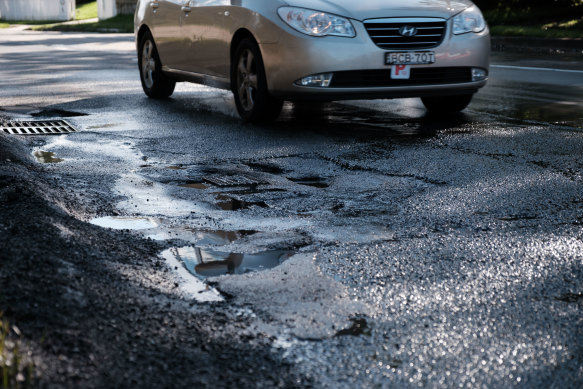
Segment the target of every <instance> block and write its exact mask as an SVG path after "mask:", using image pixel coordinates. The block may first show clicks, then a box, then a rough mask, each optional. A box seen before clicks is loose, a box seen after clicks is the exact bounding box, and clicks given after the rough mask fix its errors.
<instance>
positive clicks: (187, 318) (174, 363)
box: [0, 134, 309, 388]
mask: <svg viewBox="0 0 583 389" xmlns="http://www.w3.org/2000/svg"><path fill="white" fill-rule="evenodd" d="M72 210H74V212H73V211H72ZM83 212H84V210H83V208H82V205H81V204H79V202H78V201H76V199H75V198H74V197H73V195H71V194H68V193H66V192H65V191H64V190H63V188H61V187H60V186H59V182H58V181H55V180H53V179H48V178H45V176H44V174H43V166H42V165H39V164H37V163H35V161H34V160H33V159H32V157H31V156H30V150H29V149H28V147H27V146H26V145H25V144H24V142H23V141H22V138H17V137H15V136H9V135H5V134H0V231H1V233H0V312H4V317H5V318H6V319H8V320H9V321H10V323H12V324H14V325H16V326H17V327H18V328H19V329H20V332H21V333H22V335H21V340H22V343H23V345H25V346H26V347H25V349H24V351H22V352H23V353H25V352H26V351H29V352H30V353H31V357H32V359H33V360H34V364H35V368H34V375H35V381H34V387H50V388H108V387H111V388H114V387H115V388H121V387H140V388H164V387H172V388H178V387H187V386H189V387H190V386H192V385H199V386H198V387H200V386H202V387H211V386H212V387H278V386H279V387H295V386H305V385H306V384H309V383H308V382H307V381H306V380H305V379H304V378H302V377H298V376H297V375H296V374H295V373H294V371H293V370H292V366H289V365H286V364H282V363H281V359H280V355H279V351H277V350H276V349H273V348H272V347H271V343H272V341H271V340H270V339H268V338H267V337H266V336H263V335H262V334H256V333H253V332H252V331H249V330H248V327H247V323H246V319H245V317H244V315H240V314H238V313H237V312H236V310H235V309H233V308H232V307H230V306H229V304H228V303H214V304H197V303H195V302H192V301H186V300H184V299H183V298H181V297H180V296H179V295H178V294H177V293H176V292H175V291H176V287H177V284H175V281H174V280H173V278H172V277H171V276H170V275H169V270H168V269H167V267H166V265H165V263H164V262H163V261H162V260H161V259H160V258H159V257H158V256H157V254H158V253H159V252H160V249H161V247H160V246H159V243H156V242H154V241H151V240H145V239H142V238H139V237H137V236H135V235H133V234H131V233H129V232H127V231H126V232H124V231H122V232H120V231H112V230H107V229H103V228H99V227H96V226H93V225H91V224H89V223H86V222H83V221H81V220H79V219H78V218H75V217H73V216H72V214H73V213H75V214H76V215H79V214H82V213H83ZM195 387H196V386H195Z"/></svg>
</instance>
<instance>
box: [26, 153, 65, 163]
mask: <svg viewBox="0 0 583 389" xmlns="http://www.w3.org/2000/svg"><path fill="white" fill-rule="evenodd" d="M32 155H34V157H35V158H36V160H37V161H38V162H40V163H59V162H63V161H64V159H62V158H56V157H55V155H56V154H55V153H52V152H50V151H42V150H38V151H35V152H34V153H32Z"/></svg>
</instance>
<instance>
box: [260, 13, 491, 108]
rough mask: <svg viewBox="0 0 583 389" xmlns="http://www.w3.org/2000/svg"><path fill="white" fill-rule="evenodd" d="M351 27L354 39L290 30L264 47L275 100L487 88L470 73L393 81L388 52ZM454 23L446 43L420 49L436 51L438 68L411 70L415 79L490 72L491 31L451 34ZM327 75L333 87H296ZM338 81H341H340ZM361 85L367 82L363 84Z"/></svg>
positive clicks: (362, 30) (412, 94) (445, 92)
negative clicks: (330, 75) (307, 79)
mask: <svg viewBox="0 0 583 389" xmlns="http://www.w3.org/2000/svg"><path fill="white" fill-rule="evenodd" d="M353 24H354V27H355V29H356V32H357V36H356V37H355V38H340V37H325V38H315V37H310V36H307V35H303V34H300V33H296V32H295V31H287V30H289V29H286V32H284V33H283V34H282V36H281V37H280V39H279V40H278V41H279V42H278V43H273V44H271V43H270V44H261V45H260V46H261V52H262V55H263V60H264V64H265V69H266V75H267V84H268V88H269V90H270V92H271V93H272V95H274V96H276V97H281V98H286V99H320V100H326V99H331V100H339V99H363V98H364V99H366V98H371V99H373V98H398V97H422V96H431V95H454V94H468V93H475V92H476V91H477V90H478V89H479V88H481V87H483V86H484V85H485V84H486V80H480V81H472V78H471V74H470V77H469V78H468V77H453V78H451V77H449V78H448V77H429V78H427V77H425V78H423V77H422V78H421V79H411V80H410V82H407V81H405V80H399V81H398V82H393V81H392V80H391V77H390V74H391V66H390V65H385V61H384V58H385V53H386V52H387V51H386V50H384V49H381V48H379V47H378V46H376V45H375V44H374V42H373V41H372V40H371V39H370V37H369V35H368V32H367V31H366V29H365V27H364V25H363V24H362V23H360V22H357V21H353ZM450 24H451V21H449V22H448V29H447V30H448V31H447V32H446V35H445V39H444V40H443V42H442V43H441V44H440V45H439V46H438V47H436V48H433V49H428V50H419V51H434V52H435V63H433V64H431V65H411V68H412V69H411V71H412V74H414V73H415V72H418V73H424V74H428V73H434V72H435V73H437V74H441V73H443V72H446V73H447V74H449V73H451V72H454V73H455V72H456V71H462V72H464V71H466V72H467V71H469V72H470V73H471V69H472V68H479V69H483V70H486V72H487V71H488V70H489V58H490V34H489V31H488V29H486V30H485V31H483V32H481V33H479V34H475V33H467V34H463V35H453V34H451V26H450ZM284 28H285V27H284ZM416 69H420V70H416ZM384 72H386V77H384V76H383V73H384ZM323 73H333V74H334V76H333V78H332V83H331V84H330V86H329V87H306V86H301V85H298V83H297V82H298V80H300V79H301V78H303V77H307V76H310V75H315V74H323ZM458 73H459V72H458ZM373 74H374V76H371V75H373ZM452 74H453V73H452ZM371 77H372V80H373V81H371ZM339 79H342V80H343V82H336V81H337V80H339ZM359 80H362V81H363V82H362V83H360V84H359ZM364 80H368V81H366V82H365V81H364ZM374 80H378V82H375V81H374ZM424 80H426V81H424Z"/></svg>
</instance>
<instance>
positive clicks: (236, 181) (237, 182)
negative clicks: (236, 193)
mask: <svg viewBox="0 0 583 389" xmlns="http://www.w3.org/2000/svg"><path fill="white" fill-rule="evenodd" d="M203 180H204V181H206V182H208V183H210V184H213V185H215V186H218V187H229V186H254V185H261V184H265V182H263V181H259V180H256V179H254V178H251V177H247V176H244V175H234V176H207V177H204V178H203Z"/></svg>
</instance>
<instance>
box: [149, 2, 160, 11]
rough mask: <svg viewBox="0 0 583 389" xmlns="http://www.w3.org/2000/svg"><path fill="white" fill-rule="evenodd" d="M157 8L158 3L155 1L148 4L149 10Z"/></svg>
mask: <svg viewBox="0 0 583 389" xmlns="http://www.w3.org/2000/svg"><path fill="white" fill-rule="evenodd" d="M159 6H160V3H158V2H157V1H152V2H151V3H150V8H153V9H157V8H158V7H159Z"/></svg>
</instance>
